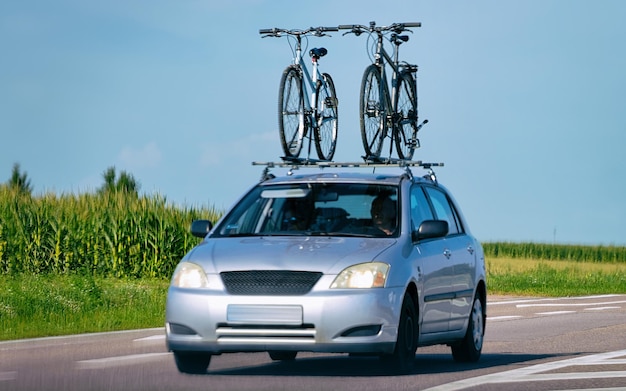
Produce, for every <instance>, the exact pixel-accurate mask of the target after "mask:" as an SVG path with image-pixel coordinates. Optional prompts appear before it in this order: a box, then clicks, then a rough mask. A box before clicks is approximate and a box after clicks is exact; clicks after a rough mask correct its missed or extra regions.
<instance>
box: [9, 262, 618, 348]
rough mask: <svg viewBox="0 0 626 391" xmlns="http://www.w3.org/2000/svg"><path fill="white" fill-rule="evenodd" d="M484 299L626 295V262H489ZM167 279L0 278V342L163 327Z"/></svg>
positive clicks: (18, 276)
mask: <svg viewBox="0 0 626 391" xmlns="http://www.w3.org/2000/svg"><path fill="white" fill-rule="evenodd" d="M487 270H488V275H487V282H488V287H489V293H490V294H510V295H516V296H581V295H592V294H606V293H626V263H594V262H580V261H549V260H538V259H525V258H507V257H503V258H487ZM168 284H169V281H168V280H166V279H150V278H144V279H122V278H111V277H109V278H107V277H91V276H88V275H87V276H84V275H62V274H50V275H25V274H24V275H10V276H8V275H7V276H4V277H3V278H2V279H0V340H12V339H21V338H33V337H43V336H54V335H67V334H78V333H89V332H102V331H115V330H128V329H136V328H149V327H161V326H163V324H164V318H165V312H164V310H165V300H166V295H167V287H168Z"/></svg>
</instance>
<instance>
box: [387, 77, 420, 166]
mask: <svg viewBox="0 0 626 391" xmlns="http://www.w3.org/2000/svg"><path fill="white" fill-rule="evenodd" d="M396 102H397V107H396V116H395V118H396V121H395V122H394V130H393V131H394V135H395V137H394V138H395V140H396V151H397V152H398V158H400V159H406V160H411V159H412V158H413V153H414V152H415V148H417V145H418V140H417V87H416V84H415V79H414V78H413V76H412V75H411V73H410V72H407V71H404V72H401V73H400V75H398V83H397V88H396Z"/></svg>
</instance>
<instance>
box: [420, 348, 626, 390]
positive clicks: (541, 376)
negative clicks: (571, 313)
mask: <svg viewBox="0 0 626 391" xmlns="http://www.w3.org/2000/svg"><path fill="white" fill-rule="evenodd" d="M623 356H626V350H618V351H615V352H608V353H600V354H594V355H590V356H583V357H576V358H571V359H567V360H560V361H552V362H548V363H545V364H537V365H532V366H529V367H524V368H519V369H513V370H510V371H504V372H498V373H492V374H489V375H483V376H477V377H474V378H470V379H463V380H459V381H456V382H452V383H448V384H442V385H440V386H436V387H431V388H428V389H427V390H425V391H456V390H462V389H465V388H470V387H478V386H481V385H484V384H499V383H515V382H520V383H522V382H531V381H546V380H570V379H605V378H623V377H626V371H598V372H576V371H575V370H573V371H571V372H562V373H552V374H550V373H546V372H550V371H555V370H558V369H561V368H566V367H576V366H579V365H580V366H586V365H611V364H622V363H623V362H624V361H625V360H624V359H618V360H615V359H614V358H616V357H623Z"/></svg>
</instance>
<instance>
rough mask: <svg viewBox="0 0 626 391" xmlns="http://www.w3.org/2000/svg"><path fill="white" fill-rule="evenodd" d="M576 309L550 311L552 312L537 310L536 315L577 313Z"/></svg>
mask: <svg viewBox="0 0 626 391" xmlns="http://www.w3.org/2000/svg"><path fill="white" fill-rule="evenodd" d="M575 313H576V311H550V312H537V313H536V314H535V315H564V314H575Z"/></svg>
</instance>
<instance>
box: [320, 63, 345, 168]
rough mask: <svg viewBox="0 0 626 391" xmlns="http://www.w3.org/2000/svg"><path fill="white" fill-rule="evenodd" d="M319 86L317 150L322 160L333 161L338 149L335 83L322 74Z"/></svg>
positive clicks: (327, 75)
mask: <svg viewBox="0 0 626 391" xmlns="http://www.w3.org/2000/svg"><path fill="white" fill-rule="evenodd" d="M321 80H322V82H319V83H318V85H317V91H316V94H315V96H316V98H315V99H316V100H317V102H316V107H317V126H316V128H315V148H316V149H317V156H318V157H319V158H320V160H333V156H334V155H335V148H336V147H337V123H338V121H339V118H338V103H339V101H338V100H337V93H336V92H335V83H333V79H332V78H331V77H330V75H329V74H328V73H324V74H322V79H321Z"/></svg>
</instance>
